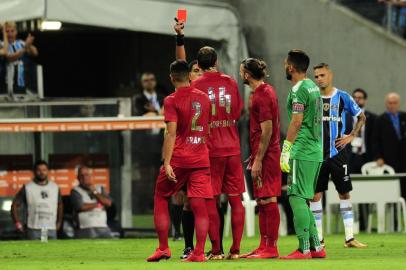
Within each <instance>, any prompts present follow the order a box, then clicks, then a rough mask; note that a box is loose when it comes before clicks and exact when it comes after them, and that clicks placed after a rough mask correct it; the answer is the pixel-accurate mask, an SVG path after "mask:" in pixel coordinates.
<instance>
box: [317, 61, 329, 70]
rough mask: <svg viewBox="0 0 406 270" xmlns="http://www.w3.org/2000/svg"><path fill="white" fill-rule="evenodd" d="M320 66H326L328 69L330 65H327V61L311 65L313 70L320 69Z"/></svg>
mask: <svg viewBox="0 0 406 270" xmlns="http://www.w3.org/2000/svg"><path fill="white" fill-rule="evenodd" d="M320 68H327V69H330V66H329V65H328V64H327V63H320V64H318V65H315V66H314V67H313V70H316V69H320Z"/></svg>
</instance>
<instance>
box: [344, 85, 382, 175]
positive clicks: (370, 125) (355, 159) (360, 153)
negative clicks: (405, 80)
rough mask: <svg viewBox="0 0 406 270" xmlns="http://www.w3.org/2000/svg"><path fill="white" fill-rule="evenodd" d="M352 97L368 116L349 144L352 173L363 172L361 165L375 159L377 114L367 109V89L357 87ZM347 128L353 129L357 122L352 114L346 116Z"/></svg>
mask: <svg viewBox="0 0 406 270" xmlns="http://www.w3.org/2000/svg"><path fill="white" fill-rule="evenodd" d="M352 97H353V98H354V100H355V102H356V103H357V104H358V106H359V107H360V108H361V109H362V111H363V112H364V114H365V116H366V122H365V125H364V126H363V127H362V129H361V132H360V133H359V134H358V136H357V137H356V138H354V140H353V141H352V142H351V145H349V146H348V152H349V163H348V164H349V170H350V173H361V167H362V166H363V165H364V164H365V163H367V162H370V161H372V160H374V158H375V155H374V152H373V150H374V147H373V143H374V141H373V131H374V125H375V121H376V115H375V114H374V113H372V112H370V111H367V110H365V105H366V102H367V98H368V94H367V92H366V91H365V90H363V89H361V88H357V89H355V90H354V91H353V92H352ZM346 119H347V122H346V125H347V127H346V130H349V131H351V130H352V129H353V127H354V125H355V124H356V120H357V119H356V118H355V119H354V117H351V116H350V115H347V116H346Z"/></svg>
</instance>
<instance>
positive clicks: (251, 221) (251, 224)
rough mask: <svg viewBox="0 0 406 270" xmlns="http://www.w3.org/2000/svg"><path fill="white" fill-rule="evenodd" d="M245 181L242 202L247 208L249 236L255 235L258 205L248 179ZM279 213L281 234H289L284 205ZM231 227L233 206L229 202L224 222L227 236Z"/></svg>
mask: <svg viewBox="0 0 406 270" xmlns="http://www.w3.org/2000/svg"><path fill="white" fill-rule="evenodd" d="M244 182H245V192H244V193H243V194H242V198H243V200H242V204H243V206H244V208H245V226H246V227H245V228H246V233H247V236H248V237H253V236H255V207H256V206H257V202H256V200H254V199H251V197H250V195H249V193H248V189H247V181H246V180H245V178H244ZM279 213H280V226H279V235H282V236H285V235H287V234H288V233H287V217H286V213H285V211H284V210H283V207H282V206H281V205H279ZM230 228H231V207H230V204H228V207H227V214H226V217H225V224H224V235H225V236H226V237H227V236H229V235H230Z"/></svg>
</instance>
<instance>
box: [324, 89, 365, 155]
mask: <svg viewBox="0 0 406 270" xmlns="http://www.w3.org/2000/svg"><path fill="white" fill-rule="evenodd" d="M322 99H323V157H324V159H325V160H326V159H327V158H332V157H334V156H335V155H337V154H338V152H339V151H341V150H343V149H337V148H336V146H335V143H336V140H337V139H338V138H341V137H342V136H343V135H344V134H345V127H346V125H345V123H346V112H348V113H349V114H350V115H351V116H358V115H359V114H360V113H361V112H362V110H361V108H360V107H359V106H358V105H357V103H355V101H354V99H353V98H352V97H351V96H350V95H349V94H348V93H347V92H345V91H343V90H340V89H337V88H335V89H334V91H333V94H332V95H331V96H322Z"/></svg>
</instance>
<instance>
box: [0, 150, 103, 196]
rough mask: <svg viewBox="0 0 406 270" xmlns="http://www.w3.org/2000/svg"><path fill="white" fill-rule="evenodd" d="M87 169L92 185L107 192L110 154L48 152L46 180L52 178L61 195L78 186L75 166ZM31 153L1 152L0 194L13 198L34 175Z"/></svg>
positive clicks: (67, 193)
mask: <svg viewBox="0 0 406 270" xmlns="http://www.w3.org/2000/svg"><path fill="white" fill-rule="evenodd" d="M80 165H86V166H88V167H89V168H90V172H91V174H92V180H93V183H94V185H96V186H101V187H103V188H104V190H105V191H106V192H108V193H109V192H110V170H109V157H108V155H107V154H92V155H81V154H50V155H49V167H50V170H49V180H51V181H55V182H56V183H57V184H58V186H59V188H60V189H61V194H62V195H69V194H70V191H71V189H72V188H73V187H75V186H76V185H78V180H77V168H78V166H80ZM32 166H33V157H32V155H0V196H1V197H13V196H14V195H15V194H16V193H17V192H18V191H19V190H20V189H21V187H22V186H23V185H24V184H27V183H28V182H30V181H31V180H32V178H33V173H32Z"/></svg>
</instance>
